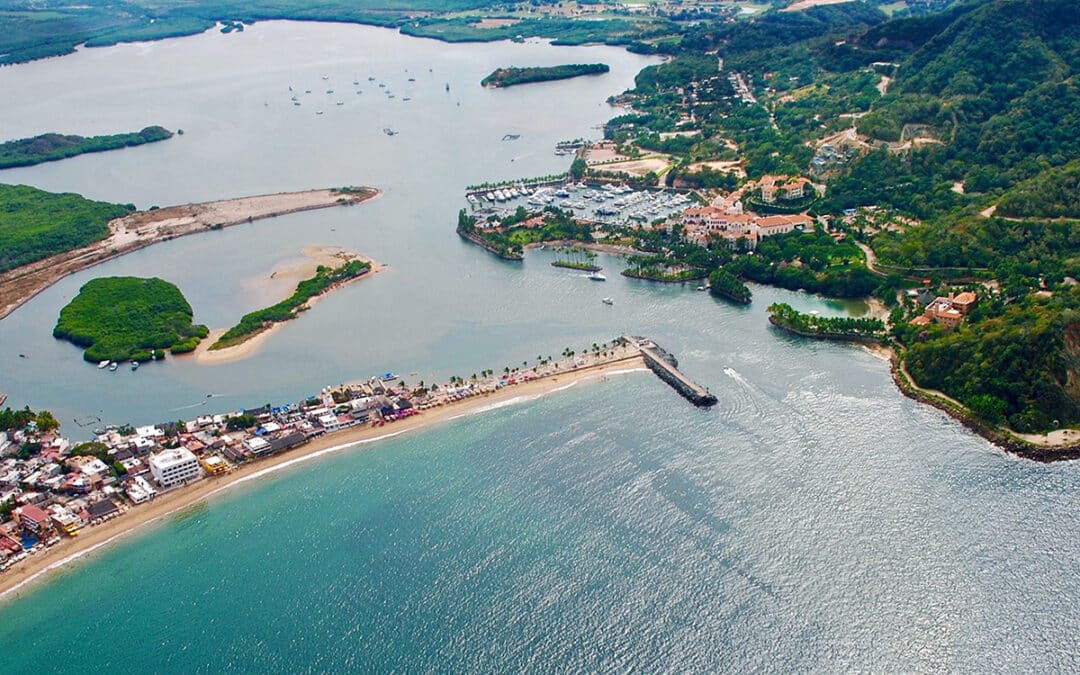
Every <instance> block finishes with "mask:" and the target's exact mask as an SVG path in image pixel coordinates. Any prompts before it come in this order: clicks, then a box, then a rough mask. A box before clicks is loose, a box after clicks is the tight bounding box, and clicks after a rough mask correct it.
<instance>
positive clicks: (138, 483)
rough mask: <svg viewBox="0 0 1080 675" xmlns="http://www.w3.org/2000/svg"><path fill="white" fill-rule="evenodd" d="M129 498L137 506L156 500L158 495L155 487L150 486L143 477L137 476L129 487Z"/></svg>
mask: <svg viewBox="0 0 1080 675" xmlns="http://www.w3.org/2000/svg"><path fill="white" fill-rule="evenodd" d="M126 492H127V496H128V498H130V499H131V501H133V502H135V503H136V504H142V503H143V502H145V501H148V500H150V499H153V498H154V495H156V494H157V490H155V489H154V486H153V485H150V483H148V482H147V481H146V479H145V478H143V477H142V476H135V477H134V478H132V479H131V481H130V482H129V483H128V486H127V490H126Z"/></svg>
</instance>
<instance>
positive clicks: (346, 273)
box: [210, 260, 371, 350]
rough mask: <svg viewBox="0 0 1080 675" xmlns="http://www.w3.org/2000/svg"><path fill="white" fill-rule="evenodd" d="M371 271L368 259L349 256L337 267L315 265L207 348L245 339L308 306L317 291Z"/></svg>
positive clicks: (225, 345)
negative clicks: (289, 291)
mask: <svg viewBox="0 0 1080 675" xmlns="http://www.w3.org/2000/svg"><path fill="white" fill-rule="evenodd" d="M369 271H371V263H369V262H367V261H365V260H350V261H348V262H346V263H344V264H343V265H340V266H338V267H327V266H325V265H319V267H318V269H317V270H316V272H315V276H313V277H311V278H310V279H304V280H303V281H301V282H300V283H298V284H297V285H296V291H295V292H294V293H293V294H292V295H290V296H289V297H288V298H286V299H284V300H282V301H281V302H279V303H277V304H276V305H271V306H269V307H264V308H263V309H259V310H256V311H254V312H249V313H247V314H245V315H244V316H243V318H241V319H240V323H238V324H236V325H235V326H233V327H232V328H230V329H229V330H227V331H225V333H224V334H222V336H221V337H219V338H218V339H217V340H216V341H215V342H214V344H212V345H210V349H211V350H217V349H225V348H227V347H235V346H236V345H238V344H241V343H243V342H246V341H247V340H250V339H251V338H253V337H255V336H256V335H258V334H259V333H261V332H263V331H265V330H267V329H269V328H270V327H271V326H273V325H274V324H276V323H284V322H285V321H289V320H291V319H295V318H296V316H297V314H299V313H300V312H302V311H304V310H305V309H307V308H308V302H309V301H310V300H311V299H312V298H314V297H316V296H319V295H322V294H324V293H327V292H329V291H330V290H332V289H333V288H334V287H335V286H337V285H339V284H344V283H348V282H349V281H352V280H353V279H357V278H359V277H361V276H363V275H365V274H367V273H368V272H369Z"/></svg>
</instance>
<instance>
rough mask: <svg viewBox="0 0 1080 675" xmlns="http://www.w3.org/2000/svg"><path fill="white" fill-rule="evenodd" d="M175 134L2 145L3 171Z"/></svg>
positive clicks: (44, 138)
mask: <svg viewBox="0 0 1080 675" xmlns="http://www.w3.org/2000/svg"><path fill="white" fill-rule="evenodd" d="M172 135H173V134H172V132H171V131H169V130H168V129H165V128H162V127H146V128H145V129H143V130H142V131H136V132H134V133H130V134H113V135H110V136H91V137H89V138H85V137H83V136H64V135H61V134H42V135H41V136H34V137H33V138H23V139H20V140H17V141H8V142H6V143H0V169H10V168H12V167H16V166H31V165H33V164H41V163H42V162H52V161H55V160H58V159H65V158H67V157H74V156H76V155H82V154H85V153H88V152H104V151H106V150H116V149H118V148H129V147H134V146H136V145H143V144H144V143H154V142H156V141H164V140H165V139H168V138H172Z"/></svg>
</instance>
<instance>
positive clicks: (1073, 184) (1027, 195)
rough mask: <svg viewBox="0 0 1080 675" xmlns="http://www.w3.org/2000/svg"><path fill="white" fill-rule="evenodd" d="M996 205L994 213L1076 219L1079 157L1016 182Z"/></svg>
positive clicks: (1079, 197)
mask: <svg viewBox="0 0 1080 675" xmlns="http://www.w3.org/2000/svg"><path fill="white" fill-rule="evenodd" d="M997 206H998V208H997V213H998V215H1002V216H1009V217H1013V218H1023V217H1032V218H1080V160H1074V161H1072V162H1069V163H1068V164H1066V165H1065V166H1062V167H1057V168H1053V169H1050V170H1048V171H1046V172H1045V173H1042V174H1040V175H1038V176H1037V177H1035V178H1032V179H1030V180H1026V181H1024V182H1022V183H1019V184H1017V185H1016V186H1015V187H1012V188H1010V189H1009V191H1008V192H1006V193H1005V194H1004V195H1002V197H1001V200H1000V201H998V205H997Z"/></svg>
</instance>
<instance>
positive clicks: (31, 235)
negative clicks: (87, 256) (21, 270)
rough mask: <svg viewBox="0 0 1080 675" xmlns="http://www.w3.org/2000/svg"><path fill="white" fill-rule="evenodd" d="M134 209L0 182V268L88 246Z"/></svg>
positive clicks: (105, 234)
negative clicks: (113, 223) (116, 220)
mask: <svg viewBox="0 0 1080 675" xmlns="http://www.w3.org/2000/svg"><path fill="white" fill-rule="evenodd" d="M134 210H135V207H134V206H132V205H130V204H127V205H120V204H109V203H106V202H95V201H91V200H89V199H85V198H83V197H80V196H79V195H76V194H68V193H64V194H57V193H53V192H45V191H44V190H38V189H37V188H32V187H29V186H26V185H3V184H0V272H6V271H8V270H10V269H14V268H16V267H19V266H21V265H26V264H27V263H32V262H35V261H37V260H41V259H43V258H48V257H49V256H51V255H55V254H57V253H63V252H64V251H70V250H72V249H75V248H79V247H80V246H86V245H88V244H92V243H94V242H95V241H100V240H101V239H104V238H105V237H107V236H109V226H108V223H109V221H110V220H112V219H113V218H119V217H120V216H123V215H127V214H128V213H131V212H132V211H134Z"/></svg>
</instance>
